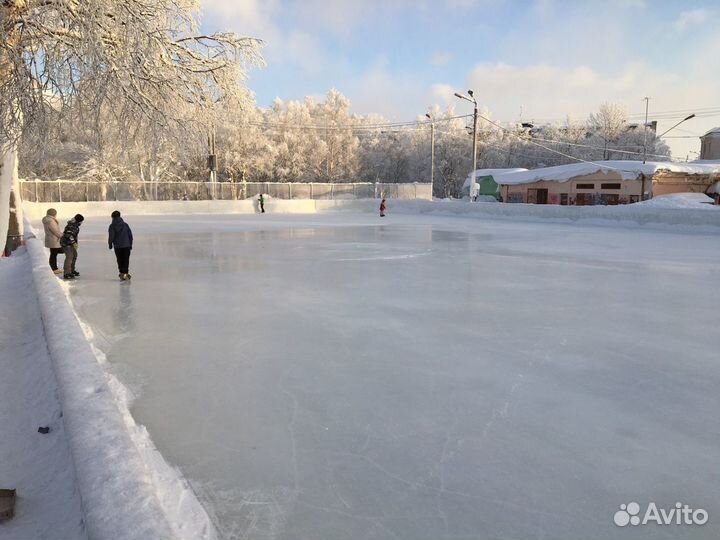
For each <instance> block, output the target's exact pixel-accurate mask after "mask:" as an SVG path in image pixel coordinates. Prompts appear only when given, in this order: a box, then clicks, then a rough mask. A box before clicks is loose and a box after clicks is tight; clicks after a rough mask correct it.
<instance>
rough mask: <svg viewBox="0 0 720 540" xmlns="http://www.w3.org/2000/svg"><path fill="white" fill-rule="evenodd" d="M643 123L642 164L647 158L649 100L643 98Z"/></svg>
mask: <svg viewBox="0 0 720 540" xmlns="http://www.w3.org/2000/svg"><path fill="white" fill-rule="evenodd" d="M643 99H644V100H645V123H644V124H643V163H645V159H646V158H647V124H648V109H649V107H650V98H649V97H647V96H645V97H644V98H643Z"/></svg>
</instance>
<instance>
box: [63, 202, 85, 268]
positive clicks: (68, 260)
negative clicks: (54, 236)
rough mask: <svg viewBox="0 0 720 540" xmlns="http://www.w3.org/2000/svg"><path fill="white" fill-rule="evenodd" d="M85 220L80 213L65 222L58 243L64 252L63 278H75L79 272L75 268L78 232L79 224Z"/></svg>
mask: <svg viewBox="0 0 720 540" xmlns="http://www.w3.org/2000/svg"><path fill="white" fill-rule="evenodd" d="M83 221H85V218H84V217H83V216H82V214H75V217H74V218H72V219H71V220H70V221H68V222H67V225H65V230H64V231H63V235H62V238H60V245H61V246H62V249H63V252H64V253H65V264H64V265H63V279H75V278H76V277H78V276H79V275H80V272H78V271H77V270H75V263H76V262H77V255H78V252H77V250H78V235H79V234H80V225H81V224H82V222H83Z"/></svg>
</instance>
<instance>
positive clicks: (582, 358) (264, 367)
mask: <svg viewBox="0 0 720 540" xmlns="http://www.w3.org/2000/svg"><path fill="white" fill-rule="evenodd" d="M126 221H127V222H128V223H129V224H130V226H131V227H132V228H133V232H134V235H135V239H136V246H135V249H134V250H133V254H132V258H131V266H130V271H131V274H132V275H133V278H132V283H124V282H120V281H119V280H118V279H117V270H116V268H115V263H114V257H113V255H112V252H111V251H108V250H107V244H106V239H105V234H106V233H105V231H106V228H107V225H108V223H109V218H108V219H107V220H98V219H97V218H93V219H89V220H86V223H85V224H84V225H83V229H82V230H81V234H80V254H79V259H78V269H79V271H80V272H81V273H82V277H81V279H80V280H79V281H78V282H76V283H73V284H72V289H71V298H72V300H73V303H74V305H75V307H76V309H77V311H78V313H79V316H80V317H81V319H83V320H84V321H86V322H87V323H89V324H90V325H92V328H93V331H94V334H95V336H96V345H97V346H98V347H100V348H101V349H102V350H103V351H104V352H106V354H107V356H108V359H109V361H110V369H111V370H112V371H113V372H114V373H115V374H116V375H118V376H119V377H120V378H121V379H122V380H123V381H124V382H125V383H126V384H127V385H128V386H129V387H130V389H131V390H133V391H134V392H136V394H137V395H138V397H137V399H136V400H135V402H134V405H133V409H132V412H133V414H134V416H135V418H136V419H137V421H138V422H139V423H141V424H144V425H145V426H147V428H148V430H149V432H150V435H151V436H152V438H153V440H154V442H155V443H156V445H157V447H158V448H159V449H160V451H161V452H162V453H163V454H164V456H165V457H166V459H167V460H168V461H169V462H170V463H173V464H175V465H177V466H179V467H180V468H181V470H182V471H183V473H184V474H185V476H186V477H187V478H188V479H189V480H190V481H191V483H192V484H193V486H194V487H195V489H196V490H197V492H198V495H199V496H200V498H201V500H202V501H203V503H204V504H205V506H206V508H207V509H208V511H209V512H210V514H211V515H212V516H213V519H214V521H215V523H216V525H217V527H218V531H219V533H220V536H221V537H223V538H245V537H248V538H254V539H265V538H280V539H305V538H314V539H328V540H329V539H334V540H344V539H348V540H350V539H352V540H356V539H387V538H400V539H403V540H417V539H442V538H452V539H478V538H514V539H529V538H553V539H563V538H567V539H576V538H588V539H592V538H661V537H668V538H669V537H673V538H675V537H679V536H682V537H683V538H717V537H718V536H720V482H719V481H718V480H719V479H718V474H717V463H718V459H719V458H720V450H718V448H719V446H718V445H719V443H720V417H719V416H718V414H717V411H718V408H719V406H720V392H718V388H720V369H719V367H718V355H717V322H718V312H717V288H716V286H715V281H716V278H717V271H718V268H719V264H720V239H718V236H717V234H709V233H702V232H691V231H690V232H689V231H688V230H687V229H686V230H684V231H683V232H672V231H668V230H660V229H646V228H641V227H631V226H627V227H619V226H615V227H599V226H588V225H580V224H574V225H564V224H554V223H547V222H523V223H517V222H511V221H492V220H483V219H465V218H456V217H437V216H410V215H395V216H393V215H390V216H388V217H386V218H384V219H383V221H380V218H378V217H375V216H370V215H351V216H349V215H343V214H332V215H315V216H297V215H296V216H272V215H264V216H254V215H249V216H188V217H182V216H166V217H160V216H158V217H135V218H133V217H132V216H129V217H127V220H126ZM631 501H637V502H639V503H640V504H641V505H642V506H643V507H644V506H646V505H647V503H649V502H651V501H652V502H655V503H657V504H658V506H664V507H667V508H670V507H672V506H673V505H674V503H675V502H676V501H681V502H683V503H687V504H690V505H691V506H693V507H694V508H704V509H706V510H707V511H708V512H709V515H710V521H709V523H708V524H707V525H705V526H704V527H687V526H686V527H678V526H666V527H660V526H656V525H647V526H638V527H626V528H622V529H621V528H619V527H617V526H616V525H614V523H613V515H614V513H615V512H616V511H617V510H618V508H619V505H620V504H623V503H629V502H631Z"/></svg>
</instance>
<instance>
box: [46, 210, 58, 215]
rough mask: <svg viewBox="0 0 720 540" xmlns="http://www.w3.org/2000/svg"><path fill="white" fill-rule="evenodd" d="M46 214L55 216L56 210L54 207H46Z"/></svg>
mask: <svg viewBox="0 0 720 540" xmlns="http://www.w3.org/2000/svg"><path fill="white" fill-rule="evenodd" d="M47 215H48V216H57V210H55V209H54V208H48V211H47Z"/></svg>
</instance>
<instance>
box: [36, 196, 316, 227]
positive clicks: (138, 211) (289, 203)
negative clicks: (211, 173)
mask: <svg viewBox="0 0 720 540" xmlns="http://www.w3.org/2000/svg"><path fill="white" fill-rule="evenodd" d="M315 202H316V201H312V200H309V199H294V200H283V199H272V198H269V197H267V196H266V198H265V211H266V212H268V213H272V214H292V213H298V214H303V213H313V212H315V204H314V203H315ZM23 208H24V209H25V212H27V217H28V219H30V220H32V221H37V220H39V219H42V217H43V216H44V215H45V213H46V212H47V209H48V208H55V209H56V210H57V211H58V215H59V216H68V218H69V217H72V216H74V215H75V214H78V213H79V214H83V215H84V216H85V217H97V216H105V217H107V218H108V220H109V219H110V214H111V213H112V212H113V210H119V211H120V212H121V213H122V214H124V215H128V216H144V215H165V214H192V215H194V214H257V213H259V209H258V204H257V200H255V199H245V200H242V201H109V202H108V201H102V202H100V201H97V202H64V203H63V202H54V203H45V202H42V203H34V202H28V201H25V202H24V203H23Z"/></svg>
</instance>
